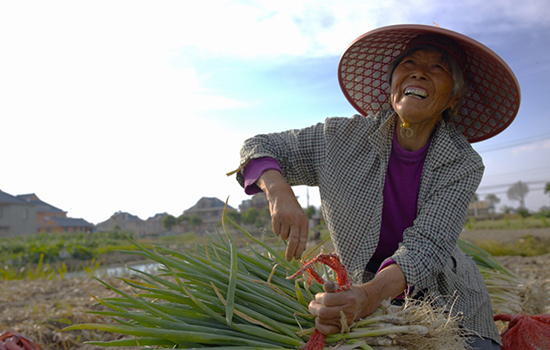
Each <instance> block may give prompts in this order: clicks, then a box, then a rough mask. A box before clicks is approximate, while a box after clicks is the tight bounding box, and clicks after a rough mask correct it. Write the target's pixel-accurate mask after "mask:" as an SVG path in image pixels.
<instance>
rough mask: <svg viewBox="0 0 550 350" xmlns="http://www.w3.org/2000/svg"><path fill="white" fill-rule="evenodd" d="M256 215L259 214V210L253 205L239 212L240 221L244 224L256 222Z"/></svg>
mask: <svg viewBox="0 0 550 350" xmlns="http://www.w3.org/2000/svg"><path fill="white" fill-rule="evenodd" d="M258 216H260V211H259V210H258V209H256V208H254V207H252V208H249V209H248V210H247V211H245V212H244V213H242V214H241V222H242V223H243V224H245V225H252V224H254V223H255V222H256V219H257V218H258Z"/></svg>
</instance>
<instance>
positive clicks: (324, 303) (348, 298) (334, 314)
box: [309, 281, 378, 334]
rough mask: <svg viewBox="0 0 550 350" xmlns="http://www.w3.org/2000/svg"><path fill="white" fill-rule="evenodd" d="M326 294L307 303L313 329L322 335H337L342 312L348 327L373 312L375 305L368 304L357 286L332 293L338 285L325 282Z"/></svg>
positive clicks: (340, 327)
mask: <svg viewBox="0 0 550 350" xmlns="http://www.w3.org/2000/svg"><path fill="white" fill-rule="evenodd" d="M323 288H324V290H325V292H326V293H318V294H317V295H315V300H312V301H311V302H310V303H309V312H311V313H312V314H313V315H314V316H317V317H316V318H315V328H317V330H318V331H319V332H321V333H323V334H333V333H338V332H340V331H341V329H342V321H341V320H342V315H341V314H340V311H343V312H344V315H345V317H346V322H347V324H348V326H351V325H352V324H353V322H355V321H356V320H358V319H360V318H363V317H366V316H368V315H370V314H372V313H373V312H374V310H375V309H376V307H378V306H375V305H371V303H369V297H368V295H367V293H366V292H365V291H364V290H363V289H362V288H361V287H357V286H352V287H351V288H349V289H347V290H345V291H342V292H338V293H334V292H335V291H336V289H338V284H337V283H334V282H332V281H327V282H325V284H324V285H323Z"/></svg>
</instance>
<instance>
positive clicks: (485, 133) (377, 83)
mask: <svg viewBox="0 0 550 350" xmlns="http://www.w3.org/2000/svg"><path fill="white" fill-rule="evenodd" d="M430 33H432V34H440V35H445V36H448V37H450V38H452V39H453V40H454V41H456V43H457V44H458V45H460V47H461V48H462V49H463V51H464V53H465V56H466V57H465V67H464V74H465V79H466V83H467V84H468V86H469V89H470V91H469V93H468V95H467V96H466V97H465V99H464V105H463V106H462V108H461V109H460V111H459V112H458V113H457V115H455V116H454V117H452V119H451V121H450V124H451V125H454V126H455V128H456V129H457V130H458V131H459V132H461V133H462V134H463V135H464V136H466V138H467V139H468V141H470V142H478V141H482V140H485V139H488V138H490V137H492V136H495V135H496V134H498V133H500V132H502V131H503V130H504V129H506V128H507V127H508V125H510V123H512V121H513V120H514V118H515V116H516V115H517V113H518V110H519V104H520V89H519V84H518V82H517V79H516V77H515V75H514V73H513V72H512V70H511V69H510V68H509V67H508V65H507V64H506V63H505V62H504V61H503V60H502V59H501V58H500V57H499V56H498V55H496V54H495V53H494V52H493V51H491V50H490V49H488V48H487V47H485V46H483V45H482V44H480V43H479V42H477V41H475V40H473V39H471V38H469V37H467V36H464V35H462V34H459V33H456V32H452V31H450V30H446V29H443V28H439V27H430V26H421V25H400V26H390V27H383V28H379V29H375V30H373V31H371V32H368V33H366V34H364V35H363V36H361V37H359V38H358V39H356V40H355V41H354V42H353V43H352V44H351V45H350V46H349V48H348V49H347V50H346V51H345V52H344V54H343V55H342V57H341V59H340V63H339V66H338V79H339V81H340V87H341V88H342V91H343V93H344V95H345V96H346V98H347V99H348V100H349V102H350V103H351V104H352V106H353V107H354V108H355V109H357V110H358V111H359V112H360V113H361V114H362V115H364V116H367V115H369V114H371V115H372V114H375V113H377V112H378V111H380V110H381V109H386V110H387V109H389V108H390V103H389V97H390V88H389V84H388V79H387V71H388V65H389V63H390V62H391V61H392V60H393V59H394V58H396V57H397V56H399V55H400V54H401V52H403V50H405V48H407V47H408V45H409V43H410V42H411V40H413V39H415V38H417V37H418V36H419V35H423V34H430Z"/></svg>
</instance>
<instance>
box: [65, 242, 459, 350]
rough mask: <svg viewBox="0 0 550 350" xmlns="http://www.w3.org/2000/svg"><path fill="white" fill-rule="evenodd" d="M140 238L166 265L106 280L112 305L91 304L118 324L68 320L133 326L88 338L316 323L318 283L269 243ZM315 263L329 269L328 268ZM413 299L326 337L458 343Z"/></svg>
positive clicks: (178, 340)
mask: <svg viewBox="0 0 550 350" xmlns="http://www.w3.org/2000/svg"><path fill="white" fill-rule="evenodd" d="M243 233H245V234H248V233H246V232H245V231H243ZM248 237H249V238H250V239H251V240H254V241H255V243H257V244H259V245H261V242H260V241H258V240H256V239H255V238H254V237H252V236H250V235H249V236H248ZM136 246H137V247H138V248H139V254H141V255H143V256H146V257H147V258H149V259H151V260H154V261H156V262H158V263H160V264H162V267H161V268H160V269H159V271H158V273H157V274H150V273H146V272H140V271H136V275H137V276H139V279H138V280H124V281H125V283H126V284H128V285H129V286H131V287H132V292H131V293H128V292H125V291H122V290H120V289H119V288H116V287H115V286H111V285H108V284H105V285H106V286H108V287H109V288H111V289H112V290H113V291H116V292H117V293H118V294H119V296H118V297H114V298H103V299H101V300H100V302H101V304H102V305H104V306H106V307H108V308H109V309H110V310H109V311H95V312H94V313H95V314H97V315H101V316H109V317H111V318H112V319H116V320H117V321H118V322H119V324H104V323H88V324H75V325H73V326H69V327H68V328H66V329H67V330H101V331H105V332H109V333H115V334H125V335H128V336H131V337H130V338H128V339H124V340H116V341H111V342H104V341H100V342H92V344H94V345H103V346H114V345H122V346H136V345H138V344H139V346H145V345H147V346H162V347H177V348H180V349H183V348H201V347H219V348H223V349H241V350H242V349H270V348H273V349H297V348H300V347H302V346H303V345H304V343H305V342H306V341H307V340H308V338H309V337H310V336H311V335H312V334H313V332H314V324H315V323H314V319H313V317H312V315H310V314H309V312H308V310H307V305H308V304H309V301H310V300H311V299H312V298H313V295H314V294H316V293H318V292H320V291H321V286H320V285H319V284H313V285H309V284H308V283H307V282H306V281H304V280H303V279H301V280H296V281H290V280H288V279H287V278H286V277H287V276H289V275H292V274H294V273H296V271H298V269H299V267H300V266H299V264H291V263H290V262H288V261H286V260H285V259H284V257H283V256H282V255H281V254H280V253H278V252H276V251H274V250H272V249H271V248H270V247H269V246H267V245H263V246H262V248H263V249H264V250H265V251H266V252H267V254H260V253H259V252H258V251H257V250H255V249H252V248H249V249H248V252H244V251H237V249H236V247H235V245H234V244H233V241H232V239H231V237H230V236H229V235H228V239H227V240H223V239H221V238H220V239H218V240H214V239H211V240H208V241H207V242H206V243H205V244H204V245H197V246H196V249H193V250H188V251H173V250H170V249H167V248H164V247H155V248H154V249H150V248H146V247H143V246H140V245H138V244H136ZM133 253H134V254H135V253H136V252H135V251H134V252H133ZM318 273H319V274H320V275H323V276H324V277H325V279H334V278H333V276H331V271H327V270H326V269H325V270H323V269H319V270H318ZM418 303H420V302H418ZM418 303H412V302H408V303H405V306H402V307H396V306H391V305H389V304H388V305H386V306H385V307H384V308H382V309H381V310H380V311H379V312H377V313H376V314H375V315H373V316H371V317H368V318H366V319H364V320H362V321H360V322H357V323H356V324H355V325H352V326H351V327H350V330H349V332H347V333H341V334H334V335H330V336H327V337H326V344H327V346H330V347H335V348H336V346H337V347H338V348H339V349H352V348H358V347H359V346H362V347H363V348H366V346H367V344H369V343H372V345H373V346H377V347H378V346H393V347H396V348H398V349H401V348H406V349H413V350H414V349H426V350H429V349H434V350H435V349H446V350H449V349H457V350H462V349H464V347H465V345H464V339H463V338H462V337H461V335H460V330H459V328H458V325H457V320H456V319H453V318H451V317H449V315H447V314H446V313H445V311H444V310H434V309H432V308H431V307H427V306H428V305H427V304H426V302H424V303H421V304H418Z"/></svg>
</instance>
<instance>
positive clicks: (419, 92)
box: [403, 88, 428, 99]
mask: <svg viewBox="0 0 550 350" xmlns="http://www.w3.org/2000/svg"><path fill="white" fill-rule="evenodd" d="M403 93H404V94H405V96H411V97H415V98H419V99H425V98H426V97H428V92H427V91H426V90H424V89H417V88H406V89H405V91H404V92H403Z"/></svg>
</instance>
